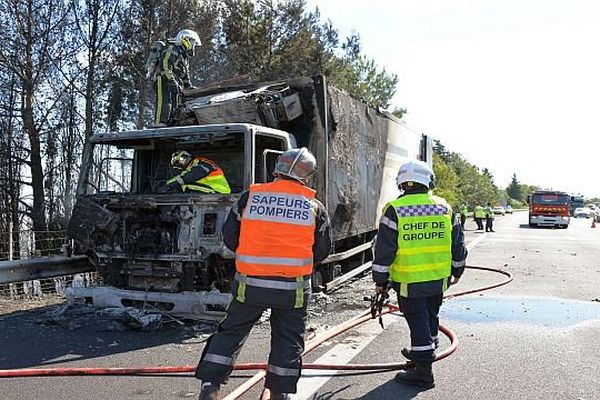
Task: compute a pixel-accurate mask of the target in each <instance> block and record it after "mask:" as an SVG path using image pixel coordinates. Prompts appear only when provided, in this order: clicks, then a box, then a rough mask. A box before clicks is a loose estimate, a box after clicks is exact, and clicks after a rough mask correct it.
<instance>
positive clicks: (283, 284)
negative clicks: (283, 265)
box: [235, 272, 310, 290]
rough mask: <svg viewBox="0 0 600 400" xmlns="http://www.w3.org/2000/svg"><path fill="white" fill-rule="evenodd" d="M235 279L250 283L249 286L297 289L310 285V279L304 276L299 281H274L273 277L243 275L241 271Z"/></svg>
mask: <svg viewBox="0 0 600 400" xmlns="http://www.w3.org/2000/svg"><path fill="white" fill-rule="evenodd" d="M235 280H236V281H238V282H241V283H245V284H246V285H249V286H254V287H261V288H265V289H281V290H296V289H300V288H303V289H304V288H309V287H310V281H309V280H304V278H302V281H297V282H290V281H274V280H271V279H262V278H253V277H248V276H246V275H243V274H240V273H239V272H237V273H236V274H235Z"/></svg>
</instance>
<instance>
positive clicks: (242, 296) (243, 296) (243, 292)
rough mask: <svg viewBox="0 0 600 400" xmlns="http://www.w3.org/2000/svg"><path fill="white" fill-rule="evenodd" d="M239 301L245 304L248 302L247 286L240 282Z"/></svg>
mask: <svg viewBox="0 0 600 400" xmlns="http://www.w3.org/2000/svg"><path fill="white" fill-rule="evenodd" d="M237 301H239V302H240V303H243V302H245V301H246V284H245V283H244V282H240V281H238V290H237Z"/></svg>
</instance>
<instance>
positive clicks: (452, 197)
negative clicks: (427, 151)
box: [433, 153, 460, 210]
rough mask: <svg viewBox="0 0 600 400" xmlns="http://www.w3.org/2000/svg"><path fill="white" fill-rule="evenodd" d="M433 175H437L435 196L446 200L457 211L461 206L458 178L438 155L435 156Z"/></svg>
mask: <svg viewBox="0 0 600 400" xmlns="http://www.w3.org/2000/svg"><path fill="white" fill-rule="evenodd" d="M433 173H434V174H435V186H436V187H435V189H434V191H433V192H434V194H435V195H437V196H440V197H443V198H444V199H446V201H447V202H448V203H449V204H450V205H451V206H452V209H454V210H457V209H458V206H459V205H460V202H459V198H460V197H459V192H458V176H456V173H455V172H454V170H453V169H452V167H450V166H449V165H448V164H446V162H444V160H443V159H442V158H441V157H440V156H439V155H438V154H436V153H434V154H433Z"/></svg>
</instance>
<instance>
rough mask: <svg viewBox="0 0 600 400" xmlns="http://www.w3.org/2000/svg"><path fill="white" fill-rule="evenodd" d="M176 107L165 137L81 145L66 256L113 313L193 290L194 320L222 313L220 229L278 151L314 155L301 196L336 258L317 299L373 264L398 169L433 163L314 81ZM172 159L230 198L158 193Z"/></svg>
mask: <svg viewBox="0 0 600 400" xmlns="http://www.w3.org/2000/svg"><path fill="white" fill-rule="evenodd" d="M186 99H187V100H186V101H185V103H184V105H183V106H182V107H180V109H179V110H178V112H177V115H176V118H175V119H174V121H173V122H174V124H173V126H168V127H161V128H150V129H141V130H130V131H123V132H110V133H96V134H94V135H92V136H91V138H90V140H89V143H88V144H87V145H86V146H85V150H84V154H83V161H82V167H81V173H80V177H79V182H78V186H77V201H76V204H75V207H74V210H73V214H72V218H71V220H70V223H69V227H68V235H69V237H70V238H71V243H72V246H71V247H72V249H71V250H70V253H71V254H72V255H87V256H88V258H89V260H90V262H91V263H92V264H93V266H94V267H95V269H96V270H97V272H98V273H99V275H100V276H101V277H102V279H103V283H104V285H105V286H106V287H111V288H114V290H115V293H118V296H117V297H118V298H119V299H122V303H123V304H128V303H132V302H135V301H137V300H139V299H140V296H139V292H145V293H148V292H152V293H155V292H158V293H163V294H164V293H166V294H169V293H170V294H173V293H181V292H189V291H194V292H198V291H201V292H206V293H210V296H209V297H207V300H206V302H205V303H207V304H204V305H203V306H202V310H201V311H202V312H204V313H208V314H210V313H211V312H213V311H214V312H217V313H218V312H222V310H223V304H227V303H228V301H229V297H228V296H230V295H229V294H228V290H229V285H230V282H231V279H232V277H233V274H234V271H235V265H234V261H235V254H234V253H233V252H232V251H230V250H229V249H227V248H226V247H225V246H224V244H223V240H222V236H221V226H222V225H223V223H224V221H225V219H226V217H227V215H228V213H229V210H230V208H231V206H232V205H233V204H234V203H235V202H236V201H237V200H238V199H239V197H240V195H241V193H242V192H243V191H244V190H247V189H248V188H249V186H250V184H253V183H260V182H269V181H271V180H272V179H273V177H272V174H271V171H272V170H273V167H274V164H275V161H276V159H277V157H278V156H279V154H281V153H282V152H284V151H285V150H288V149H290V148H295V147H302V146H305V147H307V148H308V149H309V150H310V151H311V152H312V153H313V154H314V155H315V157H316V159H317V163H318V168H317V172H316V173H315V175H314V176H313V178H312V181H311V182H310V186H311V187H313V188H314V189H316V191H317V198H318V199H319V200H320V201H321V202H322V203H323V204H324V205H325V207H326V208H327V210H328V211H329V214H330V218H331V225H332V233H333V240H334V248H333V249H332V254H331V255H330V256H329V257H328V258H327V259H326V260H325V261H324V262H323V263H321V264H320V265H317V266H315V270H314V273H313V286H314V287H315V288H322V287H323V286H325V285H327V283H328V282H331V281H332V280H335V279H336V278H337V277H338V276H340V275H342V274H345V273H348V272H349V271H352V270H353V269H354V268H356V267H359V266H364V265H365V264H366V263H369V262H370V261H371V260H372V259H373V244H374V240H375V238H376V234H377V227H378V221H379V217H380V214H381V210H382V208H383V206H384V205H385V203H386V202H387V201H388V200H390V199H392V198H394V197H396V196H397V195H398V189H397V187H396V183H395V177H396V174H397V171H398V168H399V166H400V165H401V164H402V163H403V162H404V161H407V160H410V159H415V160H416V159H419V160H423V161H426V162H428V163H430V164H431V159H432V141H431V139H430V138H428V137H427V136H424V135H421V134H418V133H416V132H414V131H412V130H411V129H409V128H408V127H407V126H406V125H405V124H404V123H403V122H402V121H401V120H399V119H397V118H395V117H394V116H392V115H391V114H389V113H387V112H384V111H381V110H378V109H375V108H372V107H370V106H368V105H366V104H365V103H363V102H361V101H359V100H358V99H355V98H353V97H351V96H350V95H348V94H347V93H345V92H343V91H341V90H339V89H337V88H335V87H334V86H332V85H329V84H328V83H327V81H326V78H325V77H324V76H315V77H304V78H298V79H290V80H284V81H278V82H256V83H248V84H243V85H233V86H227V87H216V88H215V87H213V88H208V89H196V90H194V91H191V92H188V93H186ZM177 150H186V151H188V152H190V153H191V154H192V155H193V156H197V155H202V156H203V157H207V158H209V159H212V160H213V161H215V162H216V163H217V164H218V165H219V166H220V167H221V169H222V170H223V171H224V173H225V175H226V177H227V180H228V182H229V185H230V187H231V193H230V194H207V193H198V192H193V191H188V192H180V193H160V190H159V188H160V187H161V186H162V185H163V184H164V182H165V181H166V180H167V179H169V178H171V177H172V176H173V171H172V169H171V165H170V157H171V154H172V153H173V152H174V151H177ZM105 289H106V288H105ZM167 297H168V296H167ZM136 299H137V300H136ZM167 303H168V301H167ZM196 311H198V310H196Z"/></svg>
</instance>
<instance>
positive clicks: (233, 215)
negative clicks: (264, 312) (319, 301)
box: [222, 192, 332, 307]
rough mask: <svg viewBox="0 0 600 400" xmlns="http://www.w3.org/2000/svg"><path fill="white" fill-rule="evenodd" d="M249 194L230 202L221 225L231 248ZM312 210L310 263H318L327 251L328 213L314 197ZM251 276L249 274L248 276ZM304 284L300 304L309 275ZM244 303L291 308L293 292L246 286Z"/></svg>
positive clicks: (235, 288)
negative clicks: (230, 205)
mask: <svg viewBox="0 0 600 400" xmlns="http://www.w3.org/2000/svg"><path fill="white" fill-rule="evenodd" d="M248 198H249V193H248V192H244V193H243V194H242V196H241V197H240V199H239V200H238V202H237V203H236V204H234V205H233V207H232V208H231V211H230V212H229V215H228V216H227V220H226V221H225V223H224V224H223V229H222V233H223V241H224V243H225V245H226V246H227V248H229V249H230V250H232V251H236V249H237V248H238V245H239V239H240V228H241V216H242V215H243V214H244V209H245V208H246V206H247V203H248ZM312 202H313V204H314V210H315V229H314V243H313V246H312V253H313V263H314V264H315V265H317V264H319V263H320V262H321V261H322V260H324V259H325V258H326V257H327V256H328V255H329V252H330V251H331V244H332V239H331V226H330V222H329V216H328V214H327V210H326V209H325V207H324V206H323V204H321V202H319V201H318V200H316V199H313V200H312ZM249 278H251V276H249ZM269 279H272V280H279V281H282V282H286V281H289V279H286V278H280V277H272V278H269ZM304 280H305V281H306V286H305V290H304V296H305V299H304V304H307V303H308V298H309V296H310V291H311V290H310V276H306V277H304ZM238 285H239V282H238V281H237V280H235V281H234V285H233V287H232V291H233V294H234V296H235V295H236V293H237V292H238ZM244 301H245V302H248V303H249V304H255V305H260V306H267V307H293V305H294V298H293V294H292V296H290V292H289V291H286V290H278V289H271V288H260V287H253V286H250V285H248V286H247V287H246V291H245V298H244Z"/></svg>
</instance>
